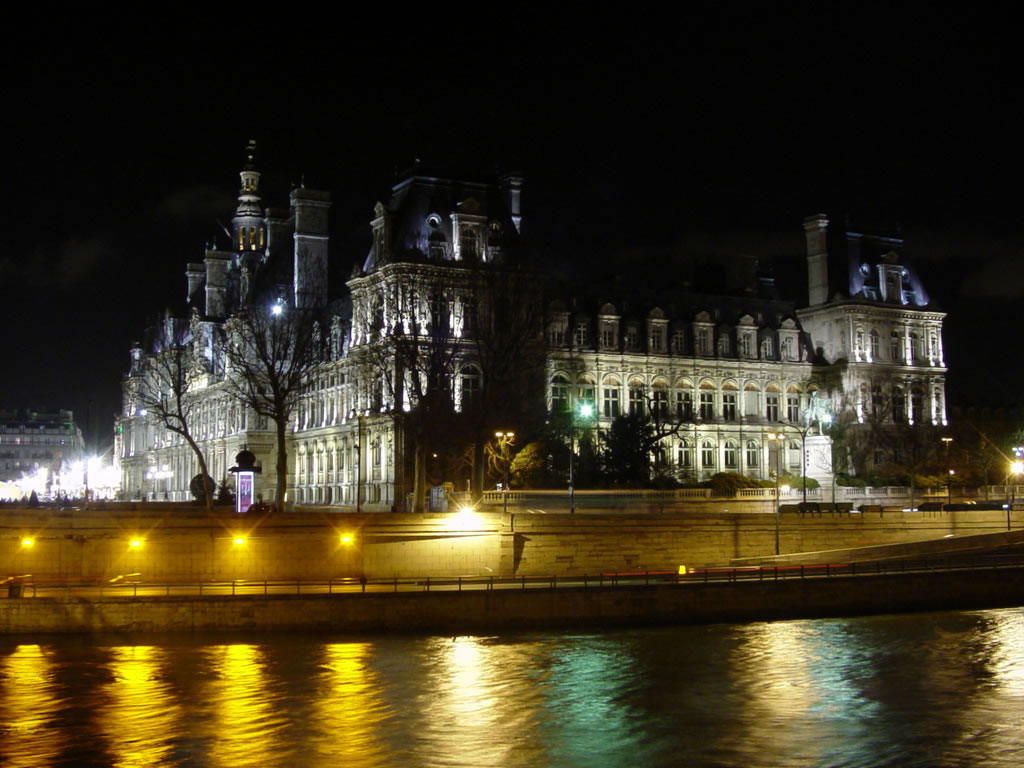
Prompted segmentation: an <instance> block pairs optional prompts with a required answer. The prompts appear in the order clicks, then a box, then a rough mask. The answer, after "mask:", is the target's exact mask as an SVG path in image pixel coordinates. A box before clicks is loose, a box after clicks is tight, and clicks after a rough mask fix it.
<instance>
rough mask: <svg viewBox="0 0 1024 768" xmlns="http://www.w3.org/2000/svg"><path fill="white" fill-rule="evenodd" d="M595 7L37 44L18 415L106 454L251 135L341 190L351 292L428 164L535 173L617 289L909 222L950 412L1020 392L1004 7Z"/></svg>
mask: <svg viewBox="0 0 1024 768" xmlns="http://www.w3.org/2000/svg"><path fill="white" fill-rule="evenodd" d="M595 8H596V6H595V7H590V6H578V7H577V6H572V7H570V8H568V9H565V10H553V9H545V11H544V13H543V14H538V15H535V16H531V15H528V14H527V13H525V12H522V11H520V10H519V8H518V7H517V6H503V7H502V9H499V10H498V11H495V12H487V11H484V10H481V8H480V7H479V6H475V7H469V8H466V9H459V8H458V7H457V6H452V7H449V6H445V8H444V10H443V11H442V10H441V9H440V7H439V8H438V9H437V10H436V11H433V10H430V9H428V8H427V7H424V8H423V9H421V10H418V11H416V12H415V14H413V16H412V17H410V18H408V19H407V20H402V19H400V18H397V17H399V16H401V13H400V12H399V11H398V10H397V9H393V10H391V11H387V12H385V11H384V10H383V7H380V8H376V9H370V8H367V9H366V13H367V14H368V17H367V18H358V19H357V18H354V17H347V18H346V19H345V20H344V21H340V20H339V21H331V20H328V19H327V18H326V17H325V16H320V17H317V16H312V17H304V20H305V21H308V23H300V22H299V21H297V20H293V19H289V18H287V14H288V13H289V10H290V9H289V8H288V7H286V6H282V7H278V8H276V9H275V12H274V13H275V14H276V16H270V15H267V14H263V13H261V14H260V15H259V18H257V19H255V20H253V21H251V22H247V21H244V20H239V19H237V18H227V17H225V18H219V19H218V18H213V17H212V16H211V17H208V18H206V17H204V18H202V19H199V18H196V17H190V18H188V19H180V20H175V19H160V23H159V24H156V23H155V21H154V20H149V19H147V20H142V19H130V18H124V19H121V20H118V21H104V22H103V23H102V24H100V23H98V22H97V21H96V20H95V19H94V20H92V21H88V20H86V19H74V18H70V17H62V18H60V19H59V20H58V19H45V20H43V19H41V20H39V22H38V23H36V24H33V23H32V22H26V23H25V24H24V25H23V26H22V27H20V28H18V29H17V34H14V30H13V28H12V30H11V33H12V37H13V38H14V41H13V42H12V43H11V44H10V45H9V46H8V47H7V48H6V51H5V53H4V54H2V55H3V56H4V57H5V59H4V61H3V63H4V65H5V66H4V72H5V74H6V76H5V79H4V85H3V86H0V87H2V88H3V89H4V92H5V98H4V100H3V104H4V105H5V109H4V111H3V117H2V118H0V120H2V121H3V126H4V128H5V131H4V135H5V136H6V137H7V138H6V141H5V148H6V152H5V161H6V173H5V183H4V184H3V186H2V194H3V200H2V203H3V214H4V216H3V219H4V223H5V225H4V227H3V228H2V232H0V291H2V294H0V299H2V304H0V306H2V310H0V311H2V312H3V316H2V318H0V321H2V326H0V327H3V328H4V329H5V336H4V341H5V343H4V350H3V359H4V366H3V370H4V375H3V376H2V378H0V381H2V383H0V408H6V407H26V406H27V407H36V408H38V407H44V406H47V407H51V408H59V407H63V408H69V407H70V408H74V409H75V411H76V414H77V415H78V416H79V419H80V421H81V422H83V426H87V428H88V429H89V431H90V432H92V433H93V434H95V435H100V436H102V439H103V440H106V438H107V436H108V435H109V434H110V425H111V419H112V415H113V412H114V411H115V410H116V408H117V405H118V400H119V386H120V385H119V382H120V378H121V375H122V374H123V372H124V370H125V369H126V367H127V361H128V349H129V346H130V343H131V341H132V340H133V339H135V338H139V336H140V334H141V331H142V328H143V327H144V325H145V323H146V320H147V317H148V316H149V315H151V314H153V313H155V312H157V311H159V310H160V308H161V307H162V306H164V305H166V304H168V303H170V302H175V301H180V300H181V299H182V298H183V295H184V290H185V278H184V268H185V264H186V263H187V262H189V261H197V260H201V258H202V252H203V247H204V244H205V243H206V242H207V241H208V240H210V239H211V238H212V237H214V236H215V235H216V232H217V230H218V225H217V220H218V219H219V220H220V221H221V222H224V223H227V221H228V220H229V219H230V216H231V213H232V208H233V200H234V196H235V195H236V193H237V188H238V176H237V173H238V170H239V166H240V162H241V159H242V149H243V147H244V145H245V143H246V141H247V140H248V139H250V138H254V139H256V140H257V142H258V145H259V150H258V165H259V168H260V170H261V171H262V172H263V173H264V200H265V202H268V203H270V204H275V203H276V204H280V203H282V202H285V201H286V199H287V192H288V189H289V185H290V184H291V183H293V182H296V181H299V180H303V179H304V180H305V183H306V184H307V185H308V186H314V187H326V188H328V189H330V190H331V192H332V195H333V198H334V208H333V211H332V219H331V228H332V246H331V247H332V269H333V270H335V274H336V275H337V274H347V273H348V272H349V271H350V270H351V267H352V264H353V263H355V262H356V261H357V260H361V258H362V256H363V255H364V254H365V250H366V247H367V246H368V242H369V239H368V222H369V219H370V218H371V215H372V207H373V204H374V202H375V201H376V200H378V199H380V198H382V197H384V196H385V194H386V190H387V189H388V186H389V185H390V183H391V181H392V177H393V173H394V171H395V169H396V168H401V167H406V166H408V165H409V164H410V163H411V161H412V160H413V159H414V158H416V157H421V158H423V159H424V160H425V161H427V162H429V163H430V164H431V165H444V166H448V167H451V168H453V169H454V170H456V171H458V170H459V169H468V170H472V171H475V172H479V171H483V172H489V171H494V170H498V171H501V170H506V169H511V168H516V169H519V170H521V171H522V172H523V173H524V174H525V176H526V184H527V185H526V188H525V193H524V208H525V211H524V213H525V217H526V218H525V225H524V227H525V233H526V234H528V235H529V236H530V238H531V241H532V244H533V246H534V248H535V249H536V250H538V251H540V252H541V253H543V254H544V255H545V256H546V257H547V258H549V259H550V260H551V261H552V263H558V264H563V265H568V266H571V267H574V268H575V269H577V270H578V271H579V270H582V271H585V272H587V273H588V274H592V273H596V272H600V271H601V270H602V269H604V268H605V266H607V265H612V264H614V263H619V264H620V265H621V263H622V262H623V261H626V260H628V259H630V258H637V257H638V254H639V255H642V254H644V253H652V252H662V251H665V250H668V251H676V252H680V251H683V252H685V251H694V252H701V253H707V252H715V251H722V252H735V251H742V252H748V253H751V254H753V255H757V256H766V257H767V256H774V257H779V256H780V255H786V256H789V255H790V254H791V255H792V258H794V259H799V257H800V255H801V254H800V249H801V247H802V231H801V221H802V219H803V217H804V216H806V215H808V214H810V213H815V212H818V211H823V212H826V213H828V214H829V215H830V216H832V218H833V220H834V221H840V220H842V218H843V216H845V215H850V216H852V217H853V219H854V220H855V221H861V222H876V221H877V222H880V223H883V224H885V225H886V226H900V227H902V230H903V232H904V234H905V235H906V237H907V239H908V244H909V246H910V249H911V252H912V254H913V257H914V258H915V260H916V261H917V263H918V266H919V268H920V269H921V271H922V273H923V275H924V279H925V284H926V287H927V288H928V290H929V292H930V293H931V295H932V296H933V297H936V298H938V300H939V301H940V302H941V303H942V305H943V308H945V309H946V310H947V311H948V312H949V313H950V316H949V318H948V320H947V332H946V338H947V363H948V364H949V365H950V366H951V368H952V372H951V374H950V388H951V392H950V399H951V401H952V402H957V401H965V400H975V401H977V400H980V399H982V398H986V397H994V398H995V399H996V400H998V401H1005V400H1006V399H1007V396H1010V397H1012V396H1013V392H1012V390H1009V389H1008V388H1006V387H1005V386H1000V387H993V386H992V385H991V384H990V382H991V381H992V380H993V378H994V377H998V378H1000V380H1003V381H1005V377H1006V375H1007V373H1008V372H1009V373H1014V372H1017V371H1018V368H1019V364H1018V363H1017V362H1016V361H1015V360H1013V357H1014V353H1013V352H1012V347H1010V346H1009V345H1003V344H1000V342H1001V341H1002V340H1003V339H1006V340H1008V341H1009V340H1010V339H1012V338H1013V335H1014V334H1013V332H1012V328H1013V323H1014V321H1015V319H1016V318H1018V317H1019V316H1020V310H1021V306H1020V300H1019V297H1020V295H1021V293H1022V288H1024V269H1022V268H1021V266H1020V263H1019V262H1020V260H1021V258H1022V257H1024V253H1022V245H1024V225H1022V221H1021V216H1020V213H1019V207H1020V202H1021V197H1020V194H1019V191H1018V190H1019V187H1020V183H1019V177H1020V172H1021V152H1020V141H1021V140H1020V136H1021V135H1022V131H1021V128H1022V125H1021V114H1020V112H1021V106H1022V99H1021V90H1020V84H1019V83H1020V72H1021V66H1020V60H1019V56H1018V55H1017V54H1016V53H1015V43H1016V41H1015V40H1014V39H1012V37H1011V36H1010V35H1012V33H1013V31H1012V30H1011V29H1009V27H1008V24H1007V20H1006V19H1005V18H1003V17H1001V16H991V17H986V16H985V15H984V14H983V13H982V12H980V11H974V10H971V9H967V8H963V7H961V8H958V9H957V11H956V14H955V15H952V14H951V12H949V11H945V10H941V9H939V8H937V7H929V6H924V5H922V6H912V7H911V8H909V9H906V10H902V11H899V12H896V11H892V10H891V9H885V8H880V9H877V10H864V4H858V8H856V9H854V8H852V7H851V8H849V9H847V10H845V11H844V10H841V9H840V10H837V11H832V10H830V11H823V10H821V9H819V8H818V6H817V5H810V4H808V5H806V6H805V5H794V4H785V6H784V8H783V9H781V10H780V6H779V5H776V4H767V3H763V4H762V3H753V4H742V5H723V4H718V3H708V4H699V3H695V4H686V5H680V6H676V7H675V8H674V9H673V10H674V11H675V12H676V13H685V15H684V16H682V17H676V16H673V15H661V14H655V13H649V14H644V15H642V16H638V17H634V18H628V17H625V16H623V14H622V13H621V12H620V13H617V14H614V15H606V16H602V15H599V14H598V13H597V11H596V10H595ZM310 12H311V11H310V9H303V10H302V13H304V14H305V13H310ZM943 14H950V15H943ZM391 16H394V17H396V18H391ZM385 17H386V18H385ZM627 263H628V261H627ZM609 268H610V267H609ZM654 278H655V279H657V280H659V281H662V280H664V281H670V280H671V274H664V275H655V276H654ZM996 390H998V391H996ZM86 415H88V417H89V418H88V422H89V423H88V424H86V423H85V422H86Z"/></svg>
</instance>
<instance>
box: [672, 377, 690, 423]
mask: <svg viewBox="0 0 1024 768" xmlns="http://www.w3.org/2000/svg"><path fill="white" fill-rule="evenodd" d="M692 386H693V385H692V384H690V382H689V381H686V380H685V379H682V380H680V381H677V382H676V418H678V419H682V420H684V421H689V420H691V419H692V418H693V392H692V390H691V388H692Z"/></svg>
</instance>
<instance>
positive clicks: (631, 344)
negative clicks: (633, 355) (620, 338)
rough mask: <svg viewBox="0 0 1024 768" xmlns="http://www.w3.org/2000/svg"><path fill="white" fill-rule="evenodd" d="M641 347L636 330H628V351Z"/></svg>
mask: <svg viewBox="0 0 1024 768" xmlns="http://www.w3.org/2000/svg"><path fill="white" fill-rule="evenodd" d="M639 346H640V344H639V341H638V334H637V332H636V328H629V329H627V330H626V349H637V348H638V347H639Z"/></svg>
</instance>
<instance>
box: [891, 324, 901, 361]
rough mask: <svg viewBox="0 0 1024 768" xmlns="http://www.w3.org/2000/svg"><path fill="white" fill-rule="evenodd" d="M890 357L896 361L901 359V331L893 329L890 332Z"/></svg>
mask: <svg viewBox="0 0 1024 768" xmlns="http://www.w3.org/2000/svg"><path fill="white" fill-rule="evenodd" d="M889 359H890V360H894V361H895V360H899V359H900V334H899V331H893V332H892V333H890V334H889Z"/></svg>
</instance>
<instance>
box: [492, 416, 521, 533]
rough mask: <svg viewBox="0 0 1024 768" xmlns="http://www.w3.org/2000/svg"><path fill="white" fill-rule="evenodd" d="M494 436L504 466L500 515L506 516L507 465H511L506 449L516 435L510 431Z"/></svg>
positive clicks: (497, 433) (496, 433)
mask: <svg viewBox="0 0 1024 768" xmlns="http://www.w3.org/2000/svg"><path fill="white" fill-rule="evenodd" d="M494 436H495V437H496V438H498V446H499V448H500V449H501V461H502V463H503V464H504V466H505V477H504V479H503V480H502V483H501V511H502V514H506V515H507V514H508V470H509V465H510V464H511V463H512V460H511V457H509V455H508V447H509V446H510V445H511V444H512V443H513V441H514V440H515V439H516V433H515V432H512V431H511V430H510V431H507V432H495V433H494Z"/></svg>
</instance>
